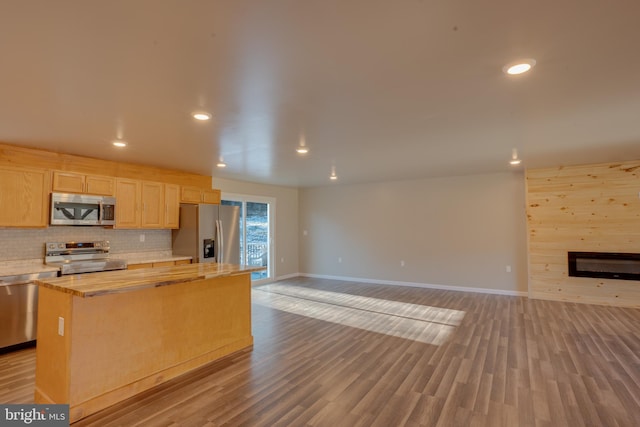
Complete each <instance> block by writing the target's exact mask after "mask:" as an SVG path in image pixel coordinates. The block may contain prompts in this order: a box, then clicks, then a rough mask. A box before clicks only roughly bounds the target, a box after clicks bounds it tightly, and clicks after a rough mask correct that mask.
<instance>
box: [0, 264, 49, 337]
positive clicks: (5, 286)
mask: <svg viewBox="0 0 640 427" xmlns="http://www.w3.org/2000/svg"><path fill="white" fill-rule="evenodd" d="M57 275H58V273H57V272H56V271H47V272H42V273H34V274H21V275H16V276H0V349H3V348H5V347H11V346H14V345H17V344H23V343H26V342H29V341H33V340H35V339H36V332H37V325H38V285H36V284H35V283H34V280H36V279H39V278H44V277H55V276H57Z"/></svg>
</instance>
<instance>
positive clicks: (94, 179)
mask: <svg viewBox="0 0 640 427" xmlns="http://www.w3.org/2000/svg"><path fill="white" fill-rule="evenodd" d="M115 181H116V180H115V178H113V177H110V176H99V175H83V174H78V173H73V172H62V171H53V183H52V189H53V191H54V192H62V193H86V194H98V195H101V196H113V195H114V194H115V187H116V186H115Z"/></svg>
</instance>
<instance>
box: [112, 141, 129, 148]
mask: <svg viewBox="0 0 640 427" xmlns="http://www.w3.org/2000/svg"><path fill="white" fill-rule="evenodd" d="M111 144H113V146H114V147H118V148H123V147H126V146H127V143H126V142H125V141H122V140H117V141H113V142H112V143H111Z"/></svg>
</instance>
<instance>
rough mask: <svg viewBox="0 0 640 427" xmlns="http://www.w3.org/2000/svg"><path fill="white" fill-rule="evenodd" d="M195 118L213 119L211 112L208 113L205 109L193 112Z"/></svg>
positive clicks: (201, 119) (202, 120)
mask: <svg viewBox="0 0 640 427" xmlns="http://www.w3.org/2000/svg"><path fill="white" fill-rule="evenodd" d="M192 116H193V118H194V119H196V120H200V121H201V122H205V121H207V120H209V119H211V114H209V113H206V112H204V111H197V112H195V113H193V114H192Z"/></svg>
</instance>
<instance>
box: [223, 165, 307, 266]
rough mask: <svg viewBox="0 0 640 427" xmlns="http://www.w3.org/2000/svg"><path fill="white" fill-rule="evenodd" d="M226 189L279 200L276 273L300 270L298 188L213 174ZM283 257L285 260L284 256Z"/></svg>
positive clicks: (231, 191) (235, 192)
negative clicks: (244, 180)
mask: <svg viewBox="0 0 640 427" xmlns="http://www.w3.org/2000/svg"><path fill="white" fill-rule="evenodd" d="M213 187H215V188H219V189H220V190H222V193H223V196H224V193H233V194H242V195H248V196H262V197H273V198H274V199H275V200H276V224H275V239H274V241H275V263H274V268H275V277H276V278H279V277H284V276H289V275H294V274H297V273H298V189H296V188H291V187H280V186H275V185H264V184H256V183H251V182H243V181H234V180H230V179H221V178H216V177H214V178H213ZM283 258H284V262H282V261H281V260H282V259H283Z"/></svg>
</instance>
